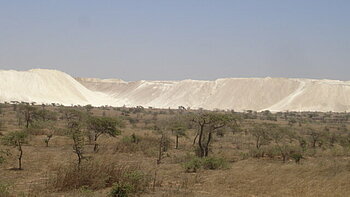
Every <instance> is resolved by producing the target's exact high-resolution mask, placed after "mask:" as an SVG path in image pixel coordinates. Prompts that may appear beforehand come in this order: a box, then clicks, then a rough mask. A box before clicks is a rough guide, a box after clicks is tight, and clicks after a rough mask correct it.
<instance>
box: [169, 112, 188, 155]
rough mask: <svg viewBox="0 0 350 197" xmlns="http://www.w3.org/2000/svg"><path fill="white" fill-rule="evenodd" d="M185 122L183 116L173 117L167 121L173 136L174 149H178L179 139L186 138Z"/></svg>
mask: <svg viewBox="0 0 350 197" xmlns="http://www.w3.org/2000/svg"><path fill="white" fill-rule="evenodd" d="M186 122H187V120H186V119H185V118H183V116H175V117H173V118H171V119H170V120H169V124H170V130H171V132H172V134H173V135H174V136H175V149H178V148H179V138H180V137H183V136H186V130H187V125H188V124H186Z"/></svg>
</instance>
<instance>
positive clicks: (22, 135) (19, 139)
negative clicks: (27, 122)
mask: <svg viewBox="0 0 350 197" xmlns="http://www.w3.org/2000/svg"><path fill="white" fill-rule="evenodd" d="M2 140H3V143H4V144H5V145H7V146H15V147H18V146H21V145H22V144H26V143H28V141H27V140H28V134H27V133H26V132H24V131H14V132H11V133H9V134H7V135H5V136H4V137H3V138H2Z"/></svg>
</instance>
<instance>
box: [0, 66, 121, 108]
mask: <svg viewBox="0 0 350 197" xmlns="http://www.w3.org/2000/svg"><path fill="white" fill-rule="evenodd" d="M0 79H1V81H2V83H0V101H1V102H4V101H23V102H36V103H60V104H63V105H78V104H80V105H86V104H92V105H94V106H100V105H110V104H115V99H112V98H110V96H108V95H106V94H104V93H101V92H94V91H91V90H89V89H87V88H86V87H84V86H83V85H81V84H80V83H79V82H78V81H76V80H75V79H74V78H72V77H71V76H69V75H68V74H66V73H63V72H61V71H57V70H46V69H32V70H29V71H14V70H9V71H3V70H2V71H0Z"/></svg>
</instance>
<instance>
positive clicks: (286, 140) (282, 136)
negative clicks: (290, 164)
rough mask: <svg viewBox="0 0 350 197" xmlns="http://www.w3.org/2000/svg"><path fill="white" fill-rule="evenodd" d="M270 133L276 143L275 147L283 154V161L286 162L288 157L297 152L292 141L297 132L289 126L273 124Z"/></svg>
mask: <svg viewBox="0 0 350 197" xmlns="http://www.w3.org/2000/svg"><path fill="white" fill-rule="evenodd" d="M268 135H269V137H270V138H271V140H272V141H273V142H274V143H275V147H276V148H277V150H278V152H279V153H280V154H281V157H282V161H283V163H285V162H286V160H287V159H288V157H289V156H290V155H291V154H292V153H293V152H295V150H293V149H295V148H294V146H292V142H293V140H294V139H295V138H296V136H295V133H294V132H293V131H292V130H290V129H288V128H285V127H280V126H278V125H277V124H276V125H275V124H271V125H270V129H269V133H268ZM293 154H294V153H293Z"/></svg>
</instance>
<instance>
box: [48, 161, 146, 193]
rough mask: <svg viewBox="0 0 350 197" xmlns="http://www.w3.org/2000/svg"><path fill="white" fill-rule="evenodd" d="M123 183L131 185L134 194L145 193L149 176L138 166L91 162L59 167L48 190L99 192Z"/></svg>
mask: <svg viewBox="0 0 350 197" xmlns="http://www.w3.org/2000/svg"><path fill="white" fill-rule="evenodd" d="M121 183H123V184H129V185H131V186H132V188H134V189H135V191H134V192H143V191H145V190H146V188H147V187H148V183H149V176H148V175H146V174H145V173H143V172H142V171H140V169H139V167H138V166H130V165H124V164H116V163H113V162H108V161H105V160H104V161H103V162H101V161H97V160H89V161H87V162H83V163H81V165H80V166H77V165H76V164H69V165H62V166H59V167H58V169H57V170H56V172H55V175H54V176H53V177H50V181H49V182H48V189H53V190H58V191H69V190H74V189H79V188H82V187H84V188H86V189H90V190H98V189H102V188H107V187H112V186H113V185H115V184H119V185H120V184H121ZM50 187H52V188H50Z"/></svg>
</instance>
